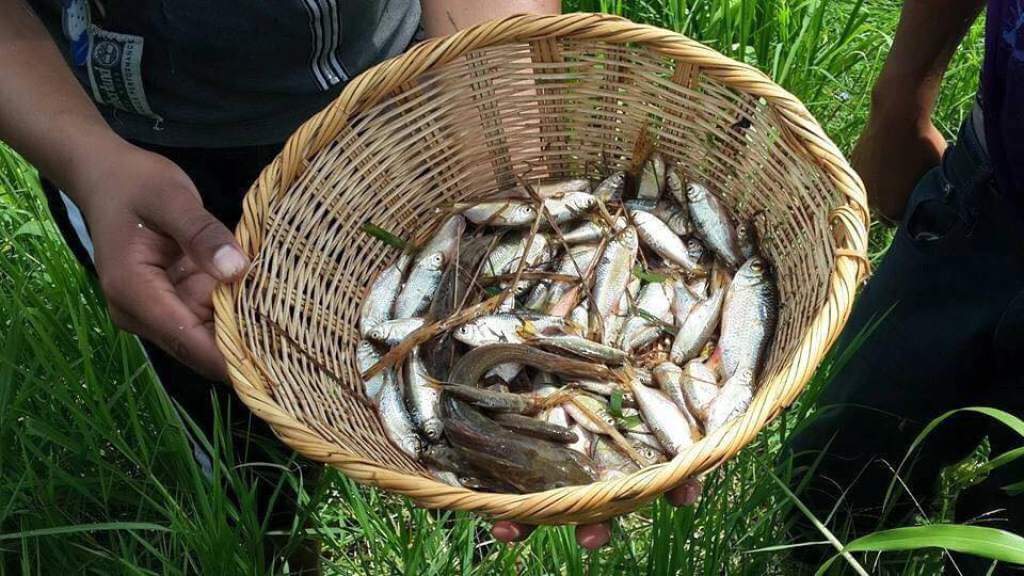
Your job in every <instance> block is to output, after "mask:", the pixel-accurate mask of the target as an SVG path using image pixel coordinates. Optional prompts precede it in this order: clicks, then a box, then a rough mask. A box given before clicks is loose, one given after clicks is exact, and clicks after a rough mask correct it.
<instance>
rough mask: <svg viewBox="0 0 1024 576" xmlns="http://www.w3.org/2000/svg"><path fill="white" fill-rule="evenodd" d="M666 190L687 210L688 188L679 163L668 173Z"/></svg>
mask: <svg viewBox="0 0 1024 576" xmlns="http://www.w3.org/2000/svg"><path fill="white" fill-rule="evenodd" d="M665 188H666V189H667V190H668V193H669V195H670V196H672V198H673V199H674V200H675V201H676V203H677V204H678V205H679V207H680V208H682V209H683V210H686V205H687V204H688V201H687V199H686V186H685V185H683V178H682V176H681V175H680V174H679V164H678V163H677V164H674V165H672V167H671V168H669V169H668V173H667V174H666V175H665Z"/></svg>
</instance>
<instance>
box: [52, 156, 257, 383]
mask: <svg viewBox="0 0 1024 576" xmlns="http://www.w3.org/2000/svg"><path fill="white" fill-rule="evenodd" d="M105 146H106V149H104V150H99V151H92V152H91V153H90V158H91V161H90V162H88V163H87V166H88V168H87V169H80V170H78V171H77V173H76V176H75V178H74V179H73V180H72V182H71V183H70V188H72V190H71V191H69V192H70V193H72V195H73V197H74V198H75V199H76V201H77V202H78V203H79V206H80V207H81V209H82V212H83V214H84V215H85V219H86V222H87V224H88V226H89V231H90V234H91V235H92V239H93V244H94V246H95V257H96V270H97V273H98V274H99V278H100V285H101V287H102V289H103V293H104V295H105V296H106V299H107V306H108V308H109V310H110V316H111V318H112V319H113V321H114V323H115V324H116V325H117V326H119V327H121V328H123V329H125V330H127V331H129V332H133V333H135V334H138V335H139V336H142V337H143V338H145V339H147V340H150V341H152V342H154V343H155V344H157V345H158V346H160V347H161V348H163V349H164V350H166V351H167V352H168V353H169V354H171V355H172V356H174V357H175V358H176V359H178V360H179V361H181V362H182V363H184V364H186V365H188V366H190V367H192V368H193V369H195V370H196V371H198V372H200V373H201V374H203V375H204V376H207V377H209V378H213V379H217V380H223V379H224V378H225V376H226V368H225V364H224V358H223V357H222V356H221V354H220V351H219V350H218V349H217V346H216V344H215V341H214V337H213V307H212V304H211V295H212V293H213V289H214V287H215V286H216V284H217V282H218V281H230V280H233V279H236V278H238V277H239V276H240V275H242V274H243V273H244V271H245V269H246V268H247V267H248V260H247V259H246V258H245V256H244V255H243V253H242V251H241V249H240V248H239V247H238V244H237V243H236V242H235V239H234V236H233V235H232V234H231V232H230V231H229V230H228V229H227V228H226V227H225V226H224V225H223V224H222V223H221V222H220V221H218V220H217V219H216V218H215V217H214V216H213V215H212V214H210V213H209V212H207V211H206V210H205V209H204V208H203V203H202V200H201V198H200V196H199V193H198V191H197V190H196V188H195V185H194V184H193V183H192V181H191V179H190V178H189V177H188V176H187V175H186V174H185V172H184V171H182V170H181V168H179V167H178V166H177V165H176V164H174V163H173V162H171V161H170V160H168V159H167V158H164V157H163V156H160V155H158V154H153V153H151V152H147V151H145V150H142V149H141V148H138V147H135V146H132V145H130V144H128V143H126V142H124V141H118V142H117V143H114V144H112V145H111V144H106V145H105Z"/></svg>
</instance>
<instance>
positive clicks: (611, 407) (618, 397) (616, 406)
mask: <svg viewBox="0 0 1024 576" xmlns="http://www.w3.org/2000/svg"><path fill="white" fill-rule="evenodd" d="M608 413H609V414H611V415H612V416H614V417H616V418H622V390H619V389H618V388H616V389H615V390H612V397H611V400H609V401H608Z"/></svg>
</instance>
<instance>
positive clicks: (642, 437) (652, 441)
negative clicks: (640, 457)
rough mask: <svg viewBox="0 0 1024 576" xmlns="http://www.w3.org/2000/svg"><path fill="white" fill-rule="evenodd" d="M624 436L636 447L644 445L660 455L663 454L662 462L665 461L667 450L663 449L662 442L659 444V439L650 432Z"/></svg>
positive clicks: (631, 433) (630, 433)
mask: <svg viewBox="0 0 1024 576" xmlns="http://www.w3.org/2000/svg"><path fill="white" fill-rule="evenodd" d="M622 435H623V436H625V438H626V440H629V441H630V443H632V444H633V445H634V446H637V445H643V446H646V447H648V448H652V449H654V450H657V451H658V452H659V453H662V454H661V460H665V455H664V454H663V452H664V451H665V448H663V447H662V445H661V442H658V437H657V436H655V435H654V434H652V433H650V432H624V433H623V434H622Z"/></svg>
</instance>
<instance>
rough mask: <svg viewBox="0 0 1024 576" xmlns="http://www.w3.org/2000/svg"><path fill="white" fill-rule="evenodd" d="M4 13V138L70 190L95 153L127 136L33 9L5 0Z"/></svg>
mask: <svg viewBox="0 0 1024 576" xmlns="http://www.w3.org/2000/svg"><path fill="white" fill-rule="evenodd" d="M0 15H2V16H0V140H4V141H5V142H7V143H8V144H10V145H11V146H13V147H14V148H15V149H16V150H18V152H20V153H21V154H23V155H24V156H25V157H26V158H28V159H29V161H31V162H32V163H33V164H35V165H36V166H37V167H38V168H39V169H40V170H41V171H42V172H43V173H45V174H46V175H47V176H48V177H49V178H51V179H53V180H55V181H56V182H57V183H58V184H60V185H61V186H64V187H67V188H68V189H69V190H70V189H71V188H73V186H71V185H70V184H71V182H73V181H74V179H75V176H76V172H78V171H79V170H80V169H81V168H82V165H83V164H87V163H88V161H89V160H88V157H89V154H93V153H103V151H104V150H107V149H110V147H112V146H116V145H118V144H119V143H121V142H122V141H121V140H120V139H119V138H118V137H117V136H116V135H115V134H114V132H113V131H111V129H110V127H109V126H108V125H107V123H106V122H105V121H104V120H103V117H102V116H101V115H100V113H99V111H98V110H97V109H96V107H95V106H94V105H93V104H92V102H91V101H90V100H89V97H88V96H87V95H86V93H85V91H84V90H83V89H82V87H81V86H80V85H79V83H78V81H77V80H76V79H75V77H74V75H73V74H72V73H71V70H69V69H68V67H67V65H66V64H65V62H64V59H63V57H62V56H61V54H60V52H59V51H58V49H57V47H56V45H54V43H53V41H52V39H51V38H50V36H49V34H48V33H47V31H46V29H45V28H44V27H43V25H42V23H40V22H39V20H38V18H36V16H35V14H34V13H33V12H32V11H31V9H30V8H28V6H26V5H25V4H24V3H23V2H22V1H21V0H0ZM76 200H78V199H77V198H76Z"/></svg>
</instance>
